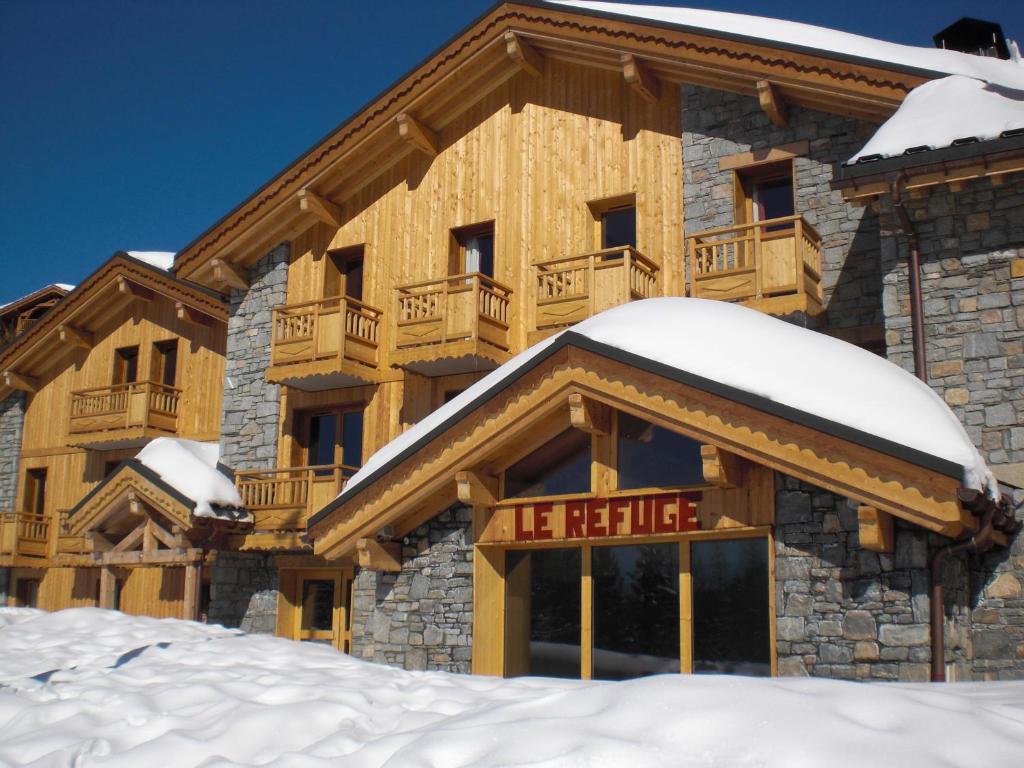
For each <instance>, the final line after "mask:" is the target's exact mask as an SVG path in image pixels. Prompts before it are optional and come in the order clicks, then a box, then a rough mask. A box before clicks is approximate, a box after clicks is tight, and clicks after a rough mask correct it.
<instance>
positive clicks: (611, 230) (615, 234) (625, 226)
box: [601, 205, 636, 250]
mask: <svg viewBox="0 0 1024 768" xmlns="http://www.w3.org/2000/svg"><path fill="white" fill-rule="evenodd" d="M627 245H628V246H629V247H630V248H636V206H633V205H628V206H623V207H621V208H612V209H610V210H607V211H605V212H604V213H602V214H601V250H604V249H606V248H622V247H625V246H627Z"/></svg>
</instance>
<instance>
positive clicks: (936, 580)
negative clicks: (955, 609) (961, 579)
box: [928, 500, 996, 683]
mask: <svg viewBox="0 0 1024 768" xmlns="http://www.w3.org/2000/svg"><path fill="white" fill-rule="evenodd" d="M986 501H987V504H986V506H985V512H984V514H983V515H982V518H981V525H980V526H979V527H978V532H977V533H976V534H974V535H973V536H971V538H969V539H967V540H966V541H961V542H959V543H957V544H952V545H950V546H948V547H943V548H942V549H940V550H939V551H938V552H936V553H935V554H934V555H933V556H932V567H931V578H932V584H931V587H932V588H931V599H930V602H929V606H928V613H929V619H930V622H931V641H932V642H931V645H932V664H931V667H932V674H931V681H932V682H933V683H944V682H946V633H945V616H946V612H945V605H944V604H945V594H944V592H945V590H944V589H943V584H942V567H943V566H944V565H945V564H946V558H947V557H949V556H950V555H955V554H957V553H959V552H971V553H972V554H978V553H981V552H987V551H988V550H989V549H990V548H991V547H992V544H993V542H992V531H993V530H994V529H993V525H992V522H993V519H994V517H995V513H996V505H995V503H994V502H992V501H991V500H986Z"/></svg>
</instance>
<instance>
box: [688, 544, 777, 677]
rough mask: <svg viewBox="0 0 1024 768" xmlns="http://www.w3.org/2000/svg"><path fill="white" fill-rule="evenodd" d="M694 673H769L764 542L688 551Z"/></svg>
mask: <svg viewBox="0 0 1024 768" xmlns="http://www.w3.org/2000/svg"><path fill="white" fill-rule="evenodd" d="M690 552H691V573H692V575H693V671H694V672H738V673H741V674H747V675H768V674H770V673H771V651H770V637H769V619H770V617H769V612H768V545H767V541H766V540H765V539H743V540H736V541H705V542H694V543H693V544H692V545H691V549H690Z"/></svg>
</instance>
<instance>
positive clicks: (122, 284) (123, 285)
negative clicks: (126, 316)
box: [117, 275, 156, 301]
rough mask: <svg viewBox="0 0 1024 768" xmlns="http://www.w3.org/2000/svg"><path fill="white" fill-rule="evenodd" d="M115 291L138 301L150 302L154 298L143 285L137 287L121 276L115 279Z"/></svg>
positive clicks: (136, 284)
mask: <svg viewBox="0 0 1024 768" xmlns="http://www.w3.org/2000/svg"><path fill="white" fill-rule="evenodd" d="M117 290H118V292H119V293H122V294H124V295H125V296H130V297H131V298H133V299H138V300H139V301H152V300H153V297H154V296H156V294H155V293H153V291H152V290H151V289H149V288H146V287H145V286H144V285H139V284H138V283H136V282H133V281H131V280H129V279H128V278H127V277H124V276H123V275H121V276H119V277H118V278H117Z"/></svg>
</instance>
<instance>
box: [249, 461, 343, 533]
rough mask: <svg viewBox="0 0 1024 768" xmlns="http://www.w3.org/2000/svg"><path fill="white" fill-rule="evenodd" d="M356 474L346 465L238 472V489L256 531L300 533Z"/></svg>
mask: <svg viewBox="0 0 1024 768" xmlns="http://www.w3.org/2000/svg"><path fill="white" fill-rule="evenodd" d="M356 471H357V467H350V466H346V465H344V464H324V465H320V466H309V467H288V468H284V469H263V470H246V471H242V472H236V473H235V486H236V487H237V488H238V494H239V496H241V497H242V506H243V507H245V508H246V509H248V510H249V511H250V512H252V514H253V523H254V524H253V528H254V530H256V531H257V532H261V531H297V530H303V529H305V527H306V520H307V519H308V518H309V516H310V515H312V514H313V513H314V512H316V511H317V510H318V509H321V508H322V507H324V506H325V505H326V504H327V503H328V502H329V501H330V500H331V499H333V498H334V497H335V496H337V495H338V494H339V493H341V491H342V489H343V488H344V487H345V482H346V481H347V480H348V478H350V477H351V476H352V475H354V474H355V473H356Z"/></svg>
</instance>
